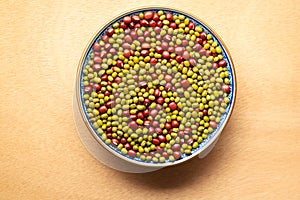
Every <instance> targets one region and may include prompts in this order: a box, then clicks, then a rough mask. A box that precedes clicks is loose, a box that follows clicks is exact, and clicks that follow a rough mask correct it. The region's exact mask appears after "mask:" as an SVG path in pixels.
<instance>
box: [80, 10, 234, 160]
mask: <svg viewBox="0 0 300 200" xmlns="http://www.w3.org/2000/svg"><path fill="white" fill-rule="evenodd" d="M223 56H224V52H223V51H222V48H221V46H220V44H219V43H218V42H217V41H216V40H215V39H214V38H213V36H212V35H211V34H210V33H208V32H206V31H205V30H204V29H203V27H201V26H200V25H197V24H196V23H195V22H194V21H192V19H190V18H189V17H187V16H185V15H182V14H179V13H178V14H177V13H173V12H172V13H171V12H168V11H163V10H159V11H153V10H147V11H143V12H140V13H135V14H132V15H128V16H125V17H123V18H122V19H120V20H119V21H117V22H115V23H113V24H112V25H111V26H109V27H107V28H106V30H105V32H104V35H102V36H101V38H100V39H99V40H97V41H95V42H94V44H93V46H92V50H91V52H90V53H89V54H88V62H87V64H86V65H85V66H84V68H83V71H82V74H83V75H82V82H81V84H82V87H83V91H82V95H83V102H84V105H85V107H84V109H85V110H86V112H87V115H88V119H89V121H90V122H91V124H92V126H93V127H94V129H95V130H96V131H97V134H98V135H99V136H100V138H101V139H102V140H103V141H104V142H105V143H106V144H107V145H109V146H110V147H111V148H113V149H114V150H116V151H118V152H119V153H120V154H123V155H125V156H127V157H131V158H132V159H135V160H138V161H143V162H151V163H164V162H173V161H176V160H179V159H181V158H183V157H184V156H188V155H190V154H192V152H193V150H195V149H197V148H198V146H199V145H200V143H201V142H202V141H203V140H204V139H206V138H207V137H208V135H209V134H210V133H212V132H213V131H214V130H215V129H216V128H217V127H218V124H219V123H220V121H221V119H222V116H223V115H224V114H225V113H226V109H227V107H228V105H229V103H230V98H229V94H230V92H231V80H230V78H229V71H228V69H227V68H228V66H227V65H228V63H227V61H226V59H224V58H223Z"/></svg>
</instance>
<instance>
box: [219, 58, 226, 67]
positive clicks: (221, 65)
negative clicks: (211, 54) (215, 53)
mask: <svg viewBox="0 0 300 200" xmlns="http://www.w3.org/2000/svg"><path fill="white" fill-rule="evenodd" d="M226 64H227V63H226V61H225V60H220V61H219V66H220V67H225V66H226Z"/></svg>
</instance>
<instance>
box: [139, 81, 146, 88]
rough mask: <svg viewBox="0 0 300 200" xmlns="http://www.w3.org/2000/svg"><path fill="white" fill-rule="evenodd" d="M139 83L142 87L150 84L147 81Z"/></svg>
mask: <svg viewBox="0 0 300 200" xmlns="http://www.w3.org/2000/svg"><path fill="white" fill-rule="evenodd" d="M138 85H139V87H140V88H145V87H146V86H147V85H148V83H147V81H141V82H139V83H138Z"/></svg>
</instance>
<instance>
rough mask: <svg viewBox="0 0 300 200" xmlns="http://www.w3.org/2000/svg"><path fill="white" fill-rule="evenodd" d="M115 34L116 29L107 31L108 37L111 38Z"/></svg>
mask: <svg viewBox="0 0 300 200" xmlns="http://www.w3.org/2000/svg"><path fill="white" fill-rule="evenodd" d="M114 33H115V29H113V28H109V29H107V31H106V35H107V36H109V37H110V36H112V35H113V34H114Z"/></svg>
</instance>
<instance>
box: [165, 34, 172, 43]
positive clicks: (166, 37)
mask: <svg viewBox="0 0 300 200" xmlns="http://www.w3.org/2000/svg"><path fill="white" fill-rule="evenodd" d="M163 40H164V41H165V42H170V41H171V40H172V36H171V35H169V34H167V35H165V36H164V37H163Z"/></svg>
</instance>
